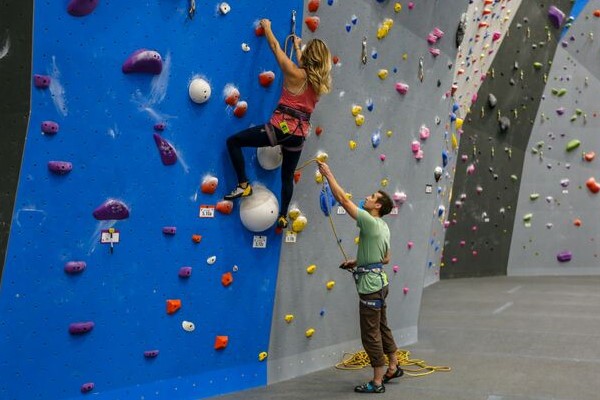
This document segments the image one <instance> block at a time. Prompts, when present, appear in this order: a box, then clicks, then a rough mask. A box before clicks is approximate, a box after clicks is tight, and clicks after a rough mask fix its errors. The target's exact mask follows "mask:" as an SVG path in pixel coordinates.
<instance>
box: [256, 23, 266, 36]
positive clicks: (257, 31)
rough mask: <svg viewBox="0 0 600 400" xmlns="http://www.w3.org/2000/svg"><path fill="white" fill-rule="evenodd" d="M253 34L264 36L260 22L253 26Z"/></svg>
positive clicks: (263, 29)
mask: <svg viewBox="0 0 600 400" xmlns="http://www.w3.org/2000/svg"><path fill="white" fill-rule="evenodd" d="M254 34H255V35H256V36H265V28H263V27H262V25H261V24H260V23H258V22H257V23H256V26H255V27H254Z"/></svg>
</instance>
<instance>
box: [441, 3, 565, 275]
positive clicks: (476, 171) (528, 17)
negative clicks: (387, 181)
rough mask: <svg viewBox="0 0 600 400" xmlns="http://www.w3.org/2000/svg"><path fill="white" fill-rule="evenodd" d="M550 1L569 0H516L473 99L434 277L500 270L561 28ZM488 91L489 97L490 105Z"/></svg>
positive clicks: (504, 263) (497, 272)
mask: <svg viewBox="0 0 600 400" xmlns="http://www.w3.org/2000/svg"><path fill="white" fill-rule="evenodd" d="M551 4H556V5H557V6H558V7H559V8H561V9H562V10H563V11H564V12H565V13H567V14H568V13H569V10H570V4H571V2H569V1H554V2H551V1H535V2H523V3H521V6H520V7H519V9H518V11H516V15H515V16H514V19H513V21H512V24H511V26H510V28H509V31H508V35H509V38H508V40H504V41H503V43H502V45H501V46H500V48H499V49H498V55H497V57H496V58H495V60H494V62H493V63H492V66H491V68H490V71H489V73H488V76H487V79H486V80H485V81H484V82H483V84H482V86H481V88H480V90H479V92H478V94H477V98H475V99H473V102H472V103H473V104H472V105H471V113H470V114H469V115H468V116H467V118H466V120H465V124H464V127H463V129H464V133H463V135H462V139H461V142H460V148H459V156H458V157H459V159H460V161H459V164H458V165H457V169H456V176H455V180H454V187H453V189H452V200H451V209H450V214H449V221H450V224H449V228H448V231H447V233H446V241H445V247H444V258H443V263H444V268H442V270H441V276H442V278H455V277H466V276H469V277H471V276H488V275H505V274H506V273H507V263H508V255H509V251H510V245H511V235H512V230H513V221H514V219H515V215H516V214H515V210H516V207H517V199H518V196H519V185H520V178H521V172H522V169H523V162H524V157H525V153H526V151H527V147H528V142H529V135H530V133H531V129H532V127H533V124H534V120H535V118H536V115H537V111H538V108H539V104H540V100H541V98H542V94H543V92H544V88H545V85H546V84H545V80H546V77H547V74H548V72H549V70H550V64H551V61H552V58H553V57H554V54H555V50H556V46H557V43H558V39H559V36H560V32H561V31H560V29H558V28H555V27H552V26H551V24H550V21H549V19H548V9H549V7H550V5H551ZM535 63H539V64H537V67H535V66H534V64H535ZM489 94H493V95H494V96H495V97H496V99H497V104H496V105H495V106H493V107H492V106H490V104H489V102H488V96H489ZM501 119H505V120H507V121H508V122H509V123H510V128H509V129H508V130H506V131H502V130H501V129H500V126H499V125H500V124H499V121H500V120H501Z"/></svg>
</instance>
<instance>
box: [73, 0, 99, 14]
mask: <svg viewBox="0 0 600 400" xmlns="http://www.w3.org/2000/svg"><path fill="white" fill-rule="evenodd" d="M97 5H98V0H71V2H69V5H68V6H67V12H68V13H69V14H71V15H72V16H74V17H85V16H86V15H88V14H91V13H92V12H93V11H94V10H95V9H96V6H97Z"/></svg>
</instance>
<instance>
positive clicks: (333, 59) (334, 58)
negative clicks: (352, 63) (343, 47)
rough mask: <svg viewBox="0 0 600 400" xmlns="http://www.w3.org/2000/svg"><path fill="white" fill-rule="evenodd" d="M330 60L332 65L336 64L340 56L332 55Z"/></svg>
mask: <svg viewBox="0 0 600 400" xmlns="http://www.w3.org/2000/svg"><path fill="white" fill-rule="evenodd" d="M331 61H333V65H337V64H338V63H339V62H340V58H339V57H338V56H333V57H332V58H331Z"/></svg>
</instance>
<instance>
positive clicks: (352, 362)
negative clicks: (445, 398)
mask: <svg viewBox="0 0 600 400" xmlns="http://www.w3.org/2000/svg"><path fill="white" fill-rule="evenodd" d="M347 356H349V357H347ZM396 356H397V357H398V365H400V366H401V367H402V370H404V374H405V375H408V376H413V377H419V376H425V375H429V374H433V373H434V372H450V371H451V370H452V369H451V368H450V367H446V366H434V365H428V364H427V363H426V362H425V360H419V359H411V358H410V351H408V350H402V349H398V350H396ZM346 357H347V358H346ZM385 359H386V365H388V364H389V360H388V357H387V355H386V356H385ZM370 365H371V362H370V360H369V356H368V355H367V353H366V352H365V351H364V350H362V351H359V352H357V353H344V355H343V356H342V361H341V362H339V363H337V364H336V365H335V367H336V368H337V369H344V370H358V369H362V368H365V367H368V366H370ZM413 366H415V367H416V368H406V367H413Z"/></svg>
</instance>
